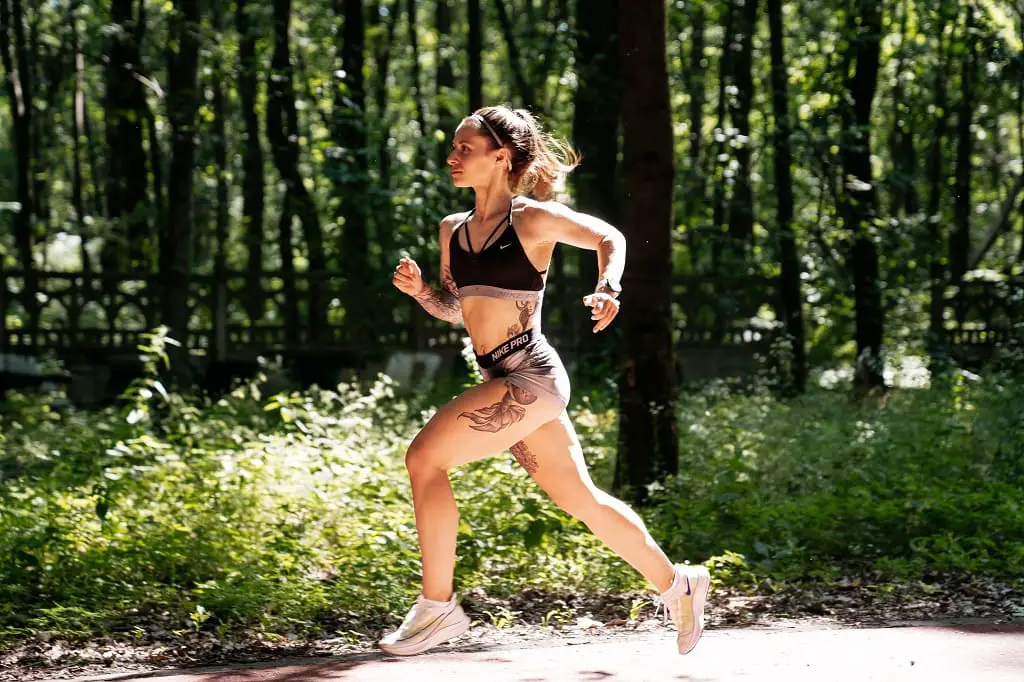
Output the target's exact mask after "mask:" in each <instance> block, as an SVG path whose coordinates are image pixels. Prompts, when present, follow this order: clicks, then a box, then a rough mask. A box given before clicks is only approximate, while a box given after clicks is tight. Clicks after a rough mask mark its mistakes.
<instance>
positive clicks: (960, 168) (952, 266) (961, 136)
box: [949, 3, 977, 282]
mask: <svg viewBox="0 0 1024 682" xmlns="http://www.w3.org/2000/svg"><path fill="white" fill-rule="evenodd" d="M973 31H974V5H973V3H972V4H968V5H967V19H966V26H965V28H964V41H965V42H966V43H967V49H966V50H965V52H964V55H963V62H962V67H961V76H960V106H959V108H958V112H957V135H956V138H957V145H956V171H955V174H956V188H955V189H954V192H953V195H954V202H953V233H952V234H951V235H950V236H949V275H950V278H951V279H952V280H953V281H954V282H956V281H959V280H960V279H961V278H962V277H963V276H964V273H965V272H966V271H967V259H968V255H969V252H970V249H971V170H972V163H971V156H972V154H973V153H974V145H973V137H974V133H973V132H972V131H971V124H972V123H973V122H974V92H973V85H974V79H975V67H974V65H975V64H976V63H977V57H976V56H975V55H976V50H977V47H976V43H977V38H976V36H975V35H974V32H973Z"/></svg>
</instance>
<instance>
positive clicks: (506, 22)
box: [494, 0, 537, 109]
mask: <svg viewBox="0 0 1024 682" xmlns="http://www.w3.org/2000/svg"><path fill="white" fill-rule="evenodd" d="M494 8H495V9H496V10H498V23H499V24H501V32H502V33H503V34H504V35H505V45H506V47H507V48H508V63H509V66H510V68H511V69H512V78H513V80H514V82H515V86H516V90H518V93H517V94H518V95H519V99H520V102H521V103H522V106H523V107H525V108H527V109H531V108H533V107H534V106H535V105H536V103H537V93H536V92H534V88H533V83H532V82H531V80H530V79H529V78H528V77H527V75H526V70H525V68H524V67H523V62H522V59H520V57H519V46H518V44H517V43H516V36H515V27H514V26H513V25H512V18H511V17H510V16H509V14H508V10H507V9H506V7H505V0H494Z"/></svg>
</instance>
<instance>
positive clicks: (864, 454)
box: [0, 333, 1024, 636]
mask: <svg viewBox="0 0 1024 682" xmlns="http://www.w3.org/2000/svg"><path fill="white" fill-rule="evenodd" d="M161 339H162V337H161V335H160V334H159V333H158V334H155V335H153V337H152V338H151V339H150V343H149V345H148V346H147V349H148V350H149V353H148V355H149V356H150V358H151V359H152V360H153V361H154V362H156V361H158V360H159V358H160V355H161V354H160V348H161V343H162V341H161ZM155 381H157V379H156V378H155V375H151V376H148V377H147V378H145V379H144V380H141V381H140V382H138V383H137V384H136V385H135V386H134V387H133V388H132V389H131V390H130V391H129V392H128V394H127V395H126V399H125V401H124V404H122V405H119V406H116V407H111V408H108V409H106V410H104V411H101V412H93V413H84V412H80V411H77V410H75V409H72V408H68V407H66V406H63V405H61V404H60V403H58V402H56V401H55V400H54V399H51V398H45V397H40V396H28V395H18V394H14V395H12V397H11V399H10V400H9V401H8V402H7V403H6V404H5V405H3V407H2V412H0V605H2V606H0V633H4V636H18V635H19V633H24V632H28V631H33V630H41V629H47V630H58V631H62V632H65V633H68V634H73V633H82V634H86V633H95V632H102V631H108V632H109V631H117V630H123V629H126V628H130V627H131V626H132V625H133V624H134V623H138V622H144V621H145V619H147V618H153V617H155V616H154V614H163V613H166V614H167V615H166V617H165V618H166V619H169V621H170V625H169V626H165V627H167V628H168V629H178V630H182V631H186V630H190V629H208V630H211V631H215V632H218V633H223V632H226V631H227V630H229V629H232V628H236V627H247V628H252V629H255V630H258V631H261V632H264V633H284V632H290V631H304V632H322V631H325V630H327V631H332V630H333V631H341V632H350V631H353V630H361V631H364V632H365V631H372V630H374V628H377V627H381V626H382V624H383V622H384V619H385V618H389V617H390V616H389V615H388V614H394V613H398V612H401V611H403V610H404V608H406V607H407V606H408V603H409V601H410V600H411V599H412V598H413V597H414V595H415V594H416V592H417V590H418V576H419V568H420V566H419V549H418V545H417V538H416V530H415V523H414V517H413V510H412V501H411V495H410V490H409V485H408V479H407V476H406V472H405V468H404V452H405V448H406V447H407V445H408V444H409V442H410V441H411V439H412V438H413V436H414V435H415V433H416V432H417V430H418V429H419V428H420V427H421V426H422V425H423V424H424V423H425V422H426V420H428V419H429V418H430V416H431V415H432V414H433V412H434V410H435V409H436V408H435V407H434V405H436V403H437V401H433V402H431V403H430V404H427V403H424V402H423V400H422V398H409V399H406V398H401V397H399V396H398V395H397V394H396V392H395V388H396V387H395V385H394V384H393V382H392V381H391V380H390V379H388V378H387V377H384V376H381V377H380V378H378V380H376V381H375V382H373V383H371V384H369V385H364V386H360V385H356V384H342V385H340V386H338V387H337V388H336V389H335V390H333V391H327V390H316V389H314V390H311V391H308V392H305V393H281V394H277V395H266V394H265V391H266V388H267V383H266V382H265V379H264V378H262V377H261V378H259V379H257V380H256V381H254V382H251V383H246V384H241V385H239V386H238V387H237V388H236V389H235V390H234V391H233V392H232V393H231V394H230V395H228V396H225V397H224V398H222V399H219V400H209V399H200V398H196V397H185V396H181V395H177V394H173V393H171V394H169V395H166V396H165V395H164V394H163V393H162V392H161V391H160V390H159V389H156V388H153V386H154V385H155V384H154V383H153V382H155ZM611 398H612V396H611V395H610V394H607V392H606V391H603V390H597V391H594V392H593V393H592V394H590V395H583V396H581V397H580V398H579V400H578V401H577V402H576V403H574V406H573V409H572V410H571V416H572V418H573V421H574V423H575V424H576V427H577V431H578V433H579V434H580V438H581V441H582V444H583V447H584V454H585V457H586V459H587V461H588V463H589V464H590V465H591V467H592V469H593V471H594V472H595V478H596V480H598V481H599V483H600V484H601V485H603V486H605V487H607V483H608V481H609V479H610V476H611V471H612V467H613V462H612V459H613V457H612V453H613V448H614V444H615V442H616V428H617V426H616V425H617V422H616V419H615V411H614V409H613V406H614V401H613V400H612V399H611ZM440 399H441V400H443V399H445V397H442V398H440ZM1022 401H1024V389H1021V388H1019V387H1018V385H1017V384H1015V383H1014V382H1013V381H1010V380H1000V379H993V380H986V382H984V383H970V382H968V381H966V380H964V379H963V378H962V377H960V378H956V377H954V378H953V379H950V380H948V381H944V383H943V384H942V385H941V386H935V387H933V388H931V389H929V390H921V391H907V392H902V393H898V394H895V395H893V396H892V397H891V398H890V400H889V402H888V403H887V405H886V406H885V407H884V408H881V409H878V408H874V409H868V408H865V407H859V406H855V405H852V404H851V403H850V402H849V399H848V398H847V396H846V393H845V392H842V393H840V392H828V391H823V390H816V391H814V392H812V393H811V394H809V395H807V396H805V397H802V398H799V399H795V400H791V401H787V402H782V401H779V400H777V399H775V398H773V397H772V396H771V394H770V393H769V391H768V390H767V389H763V388H755V389H753V390H751V389H749V388H748V389H745V390H744V391H735V390H731V389H729V388H728V387H726V386H725V385H723V384H715V385H712V386H710V387H708V388H706V389H705V390H702V391H700V392H698V393H696V394H688V395H686V396H684V397H681V399H680V403H679V407H678V409H679V411H680V424H681V426H682V429H681V436H682V437H681V443H682V446H681V453H682V454H681V457H682V460H681V473H680V475H679V476H678V477H676V478H673V479H670V480H667V481H665V482H664V484H659V485H655V486H653V488H654V490H653V491H652V492H653V498H654V500H655V501H656V504H655V505H654V506H652V507H650V508H649V509H646V510H643V513H644V514H645V515H646V516H647V519H648V523H649V524H650V527H651V530H652V532H653V533H654V535H655V536H656V538H657V539H658V540H659V542H661V543H663V546H664V547H665V548H666V550H667V551H668V552H669V554H670V556H672V557H673V558H676V559H682V558H688V559H690V560H691V561H697V560H703V561H705V562H706V563H707V565H708V566H710V567H711V568H712V570H713V575H714V578H715V580H716V581H717V582H719V583H724V584H730V585H736V586H740V587H749V588H753V587H755V586H757V585H758V584H759V583H760V582H761V580H763V579H764V578H765V577H771V578H773V579H774V580H777V581H778V580H783V581H784V580H806V579H809V580H820V581H828V580H831V579H834V578H837V577H839V576H841V575H842V576H848V575H851V574H857V575H865V576H868V575H870V576H873V577H875V578H876V579H879V580H885V579H900V578H928V577H929V576H933V575H936V574H938V573H945V572H952V573H966V572H973V573H975V574H989V575H1013V574H1017V575H1019V574H1020V572H1021V571H1022V570H1024V551H1022V550H1021V547H1022V546H1024V530H1022V529H1024V493H1022V490H1024V485H1022V483H1024V480H1022V479H1024V448H1022V446H1021V442H1024V439H1022V438H1021V435H1022V432H1024V417H1022V416H1021V414H1022V411H1021V410H1020V405H1021V403H1022ZM143 406H144V407H145V410H144V414H143V415H142V416H141V417H139V416H138V411H139V410H140V409H143ZM132 415H136V416H135V417H132ZM452 479H453V488H454V490H455V493H456V497H457V499H458V502H459V505H460V510H461V522H460V527H459V538H458V542H459V546H458V552H459V563H458V565H457V574H456V580H457V585H458V589H459V590H460V591H461V590H466V589H471V588H481V589H484V590H486V591H487V592H489V593H491V594H492V595H496V596H508V595H511V594H515V593H518V592H520V591H522V590H524V589H527V588H534V589H541V590H574V591H589V590H593V589H595V587H596V586H600V589H602V590H608V591H624V590H633V589H640V588H643V587H644V584H643V581H642V579H641V578H640V577H639V576H638V575H637V574H636V573H634V572H633V571H632V569H630V568H629V567H628V566H627V565H626V564H624V563H623V562H622V561H620V560H619V559H618V558H616V557H615V556H614V555H613V554H612V553H611V552H610V551H609V550H607V549H606V548H604V547H603V546H602V545H601V543H600V542H599V541H597V540H596V539H595V538H594V536H593V535H592V534H591V533H590V532H589V531H588V530H587V529H586V528H585V527H584V526H583V525H582V524H580V523H579V522H577V521H576V520H574V519H572V518H570V517H568V516H567V515H566V514H564V513H562V512H561V511H560V510H558V509H556V508H555V507H554V506H553V505H552V503H551V502H550V501H549V500H547V499H546V497H545V496H544V495H543V493H542V492H540V490H539V489H538V488H537V487H536V486H535V485H534V484H533V483H532V481H531V480H530V479H529V477H528V476H527V475H526V474H525V472H523V471H522V470H521V469H520V468H519V467H518V465H517V464H516V463H515V462H514V460H513V458H512V457H511V456H509V455H504V456H501V457H497V458H493V459H490V460H487V461H483V462H477V463H474V464H472V465H468V466H466V467H462V468H460V469H457V470H456V471H455V472H453V476H452ZM641 605H642V604H641V603H638V604H635V605H634V609H635V610H636V609H639V608H640V606H641ZM573 615H574V614H573V613H571V610H569V609H554V610H552V611H551V612H550V613H549V614H547V616H546V620H547V621H548V622H549V623H558V622H563V621H566V620H569V619H571V618H572V617H573ZM513 616H514V614H510V613H505V612H501V611H493V610H492V613H491V614H490V615H489V616H488V617H489V618H490V619H491V621H493V622H494V624H496V625H499V626H500V625H502V624H506V623H508V622H509V619H510V618H512V617H513ZM339 628H340V629H339Z"/></svg>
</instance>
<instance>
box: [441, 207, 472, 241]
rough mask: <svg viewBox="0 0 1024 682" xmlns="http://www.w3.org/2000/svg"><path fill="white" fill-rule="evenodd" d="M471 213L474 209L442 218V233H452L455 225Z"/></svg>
mask: <svg viewBox="0 0 1024 682" xmlns="http://www.w3.org/2000/svg"><path fill="white" fill-rule="evenodd" d="M470 213H472V211H460V212H458V213H452V214H449V215H446V216H445V217H444V218H441V234H442V235H444V234H451V232H452V230H453V229H455V226H456V225H458V224H459V223H461V222H463V221H464V220H465V219H466V218H468V217H469V214H470Z"/></svg>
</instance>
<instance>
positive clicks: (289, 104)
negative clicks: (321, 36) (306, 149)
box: [267, 0, 326, 342]
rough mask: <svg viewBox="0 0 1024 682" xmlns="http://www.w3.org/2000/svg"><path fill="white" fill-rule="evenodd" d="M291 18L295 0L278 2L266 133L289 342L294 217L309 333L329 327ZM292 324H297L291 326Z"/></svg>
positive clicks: (293, 317) (317, 334) (293, 329)
mask: <svg viewBox="0 0 1024 682" xmlns="http://www.w3.org/2000/svg"><path fill="white" fill-rule="evenodd" d="M290 22H291V0H274V56H273V58H272V59H271V64H270V77H269V80H268V82H267V95H268V96H267V137H268V138H269V140H270V149H271V153H272V155H273V157H274V165H275V166H277V171H278V173H280V175H281V180H282V182H283V183H284V185H285V198H284V207H283V208H282V210H281V221H280V223H279V227H280V240H279V244H280V246H281V267H282V276H283V278H284V280H285V281H284V290H285V297H286V301H285V315H284V317H285V323H286V324H287V325H288V326H289V328H290V329H289V332H290V338H289V341H291V342H296V341H297V340H298V337H297V333H298V332H299V326H298V325H299V313H298V301H297V299H296V283H295V264H294V259H293V253H292V239H291V220H292V218H293V217H296V216H297V217H298V218H299V220H300V221H301V222H302V227H303V233H304V236H305V238H306V248H307V249H308V252H309V276H310V282H309V308H308V309H309V318H308V319H309V326H308V329H309V336H310V339H311V340H320V338H321V334H323V333H324V332H325V331H326V308H325V306H324V305H323V300H322V295H321V289H322V284H323V281H322V278H323V274H324V272H325V271H326V267H325V264H326V257H325V255H324V249H323V236H322V234H321V232H320V223H319V220H318V218H317V214H316V210H315V207H314V206H313V201H312V198H311V197H310V196H309V192H307V191H306V187H305V185H304V184H303V182H302V176H301V175H300V174H299V146H298V134H299V132H298V121H297V118H298V117H297V114H296V111H295V87H294V84H293V73H292V65H291V56H290V48H289V36H288V26H289V24H290ZM293 325H294V326H293Z"/></svg>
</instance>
